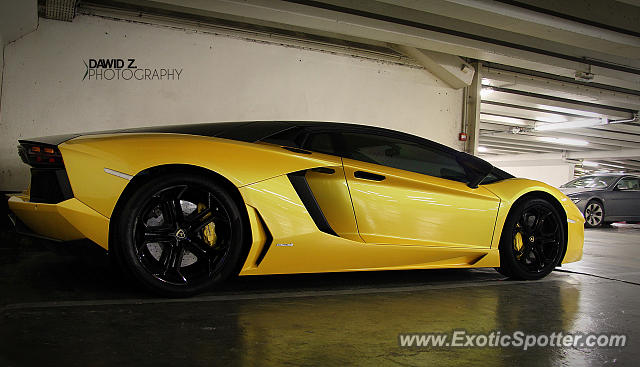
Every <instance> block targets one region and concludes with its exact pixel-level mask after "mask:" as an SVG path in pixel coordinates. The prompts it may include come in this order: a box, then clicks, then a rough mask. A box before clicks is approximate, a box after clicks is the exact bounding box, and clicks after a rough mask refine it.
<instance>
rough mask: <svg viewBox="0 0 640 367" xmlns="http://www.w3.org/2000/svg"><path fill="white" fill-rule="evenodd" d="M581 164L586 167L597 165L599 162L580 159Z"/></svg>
mask: <svg viewBox="0 0 640 367" xmlns="http://www.w3.org/2000/svg"><path fill="white" fill-rule="evenodd" d="M582 165H583V166H587V167H598V166H599V165H600V164H599V163H598V162H591V161H582Z"/></svg>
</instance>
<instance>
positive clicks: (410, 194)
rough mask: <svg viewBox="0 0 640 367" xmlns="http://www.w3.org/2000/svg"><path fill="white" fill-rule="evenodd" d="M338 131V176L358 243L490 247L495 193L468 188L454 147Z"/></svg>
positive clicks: (493, 223)
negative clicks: (340, 162) (341, 178)
mask: <svg viewBox="0 0 640 367" xmlns="http://www.w3.org/2000/svg"><path fill="white" fill-rule="evenodd" d="M340 136H341V138H342V141H343V144H344V146H345V153H344V158H343V165H344V170H345V176H346V179H347V183H348V185H349V192H350V194H351V199H352V202H353V207H354V211H355V216H356V222H357V226H358V231H359V233H360V236H361V237H362V238H363V239H364V241H365V242H369V243H373V244H416V245H427V246H451V247H482V248H489V247H490V246H491V240H492V236H493V229H494V226H495V221H496V216H497V212H498V207H499V203H500V199H499V198H498V197H497V196H496V195H494V194H493V193H491V192H490V191H489V190H487V189H485V188H483V187H482V186H480V187H478V188H475V189H471V188H469V187H468V186H467V185H466V183H465V180H466V174H465V171H464V169H463V168H462V167H461V166H460V165H459V164H458V162H457V161H456V158H455V156H454V153H453V152H451V151H447V150H445V149H442V148H439V146H437V145H435V144H433V145H430V144H428V143H421V142H419V141H415V140H411V139H403V138H400V137H394V136H385V135H381V134H377V133H362V132H343V133H341V134H340ZM425 142H427V141H425Z"/></svg>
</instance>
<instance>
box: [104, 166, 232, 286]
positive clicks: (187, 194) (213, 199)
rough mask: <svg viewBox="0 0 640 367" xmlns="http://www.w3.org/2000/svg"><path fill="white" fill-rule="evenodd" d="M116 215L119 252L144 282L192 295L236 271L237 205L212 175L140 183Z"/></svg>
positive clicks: (166, 177) (170, 176)
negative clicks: (212, 178)
mask: <svg viewBox="0 0 640 367" xmlns="http://www.w3.org/2000/svg"><path fill="white" fill-rule="evenodd" d="M119 213H120V214H119V215H118V216H117V217H116V219H115V223H114V224H115V226H116V227H115V241H114V243H113V245H114V246H116V249H115V250H116V251H115V254H116V256H117V257H118V258H119V259H118V260H119V262H120V264H122V266H123V267H124V268H125V270H126V271H127V272H128V273H130V274H131V275H133V276H134V277H135V278H136V279H137V280H138V281H139V282H140V283H141V284H142V285H144V286H145V287H146V288H148V289H150V290H151V291H154V292H156V293H159V294H162V295H165V296H189V295H193V294H195V293H198V292H201V291H204V290H206V289H207V288H210V287H212V286H213V285H215V284H218V283H221V282H222V281H224V280H225V279H227V278H228V277H229V276H231V275H233V272H234V270H235V269H237V264H238V262H239V261H240V257H241V255H242V244H243V243H244V242H243V233H244V232H243V230H242V220H241V214H240V211H239V209H238V205H237V204H236V203H235V202H234V200H233V198H232V196H231V195H230V194H229V193H228V192H227V191H226V190H225V188H224V187H222V186H221V185H219V184H217V183H216V182H214V181H213V180H210V179H209V178H208V177H204V176H200V175H193V174H180V175H162V176H158V177H156V178H154V179H152V180H150V181H148V182H146V183H145V184H143V185H141V186H140V187H138V188H137V190H136V191H135V192H134V193H133V194H132V196H131V197H130V198H129V200H128V201H127V202H126V203H125V205H124V207H123V208H122V210H121V211H120V212H119Z"/></svg>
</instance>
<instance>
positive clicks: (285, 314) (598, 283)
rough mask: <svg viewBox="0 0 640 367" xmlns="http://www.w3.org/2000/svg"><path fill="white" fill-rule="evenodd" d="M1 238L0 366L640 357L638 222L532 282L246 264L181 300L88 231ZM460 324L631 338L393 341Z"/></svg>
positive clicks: (451, 273) (484, 273) (595, 234)
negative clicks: (583, 345) (273, 269)
mask: <svg viewBox="0 0 640 367" xmlns="http://www.w3.org/2000/svg"><path fill="white" fill-rule="evenodd" d="M0 241H1V242H0V264H1V267H0V295H1V298H0V365H2V366H26V365H66V366H102V365H105V366H112V365H118V364H123V365H136V366H146V365H155V366H163V365H166V366H176V365H180V364H182V365H202V366H211V365H261V366H262V365H296V366H306V365H308V366H315V365H341V366H342V365H386V366H414V365H415V366H417V365H421V366H422V365H427V364H430V365H431V364H435V365H462V364H463V363H464V364H470V365H477V364H479V363H482V364H485V365H514V363H515V362H517V361H519V363H520V364H521V365H531V366H540V365H551V364H553V365H571V366H580V365H598V366H601V365H603V364H613V363H616V364H622V365H631V364H634V363H635V362H636V361H637V360H638V358H639V357H640V349H639V347H640V344H639V343H638V341H637V340H638V339H637V338H638V336H640V334H639V333H638V330H640V288H639V285H640V270H639V269H640V226H632V225H622V226H617V227H614V228H610V229H599V230H587V232H586V244H585V255H584V260H583V261H581V262H579V263H576V264H571V265H569V266H565V267H563V268H562V269H563V270H562V271H557V272H554V273H552V274H551V275H550V276H549V277H547V278H545V279H544V280H542V281H537V282H519V281H509V280H505V279H503V278H502V277H501V276H499V275H498V274H497V273H496V272H495V271H493V270H491V269H486V270H437V271H402V272H369V273H349V274H324V275H296V276H270V277H250V278H246V277H245V278H240V279H237V280H235V281H233V282H232V283H231V284H229V285H227V286H226V287H225V288H224V289H222V290H219V291H217V292H210V293H208V294H204V295H202V296H199V297H196V298H191V299H186V300H172V299H157V298H152V297H151V296H149V295H146V294H145V293H143V292H141V291H139V290H138V289H136V288H135V287H133V286H130V285H128V284H127V283H126V282H125V281H124V280H122V279H120V278H119V277H117V276H116V275H114V274H112V272H110V268H109V263H108V260H107V258H106V256H105V254H104V253H103V252H101V251H100V250H99V249H96V248H94V247H91V246H87V245H86V244H85V245H83V244H74V245H66V246H67V247H71V248H69V249H68V250H64V251H63V250H60V249H59V247H60V246H57V247H56V246H51V245H50V244H48V243H46V242H44V241H34V240H29V239H24V238H18V237H17V236H16V235H14V234H12V233H9V232H7V231H5V230H2V232H0ZM56 248H57V250H56ZM583 273H584V274H583ZM586 274H589V275H586ZM461 328H463V329H466V330H467V331H468V332H489V331H491V330H500V331H502V332H503V333H505V332H513V331H516V330H522V331H525V332H530V333H542V332H548V333H550V332H554V331H563V332H572V333H578V332H583V333H587V332H598V333H622V334H626V335H627V338H628V342H627V346H626V347H624V348H596V349H574V348H555V347H554V348H550V347H549V348H542V347H536V348H533V349H530V350H528V351H526V352H525V351H522V350H520V349H516V348H506V349H499V348H481V349H469V348H458V349H450V348H442V349H433V348H431V349H427V348H422V349H417V348H400V347H399V346H398V334H399V333H402V332H425V333H426V332H445V333H446V332H451V330H452V329H461Z"/></svg>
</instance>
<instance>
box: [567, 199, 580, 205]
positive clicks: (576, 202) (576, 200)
mask: <svg viewBox="0 0 640 367" xmlns="http://www.w3.org/2000/svg"><path fill="white" fill-rule="evenodd" d="M570 199H571V201H573V203H574V204H578V203H579V202H580V200H582V199H580V198H570Z"/></svg>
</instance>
